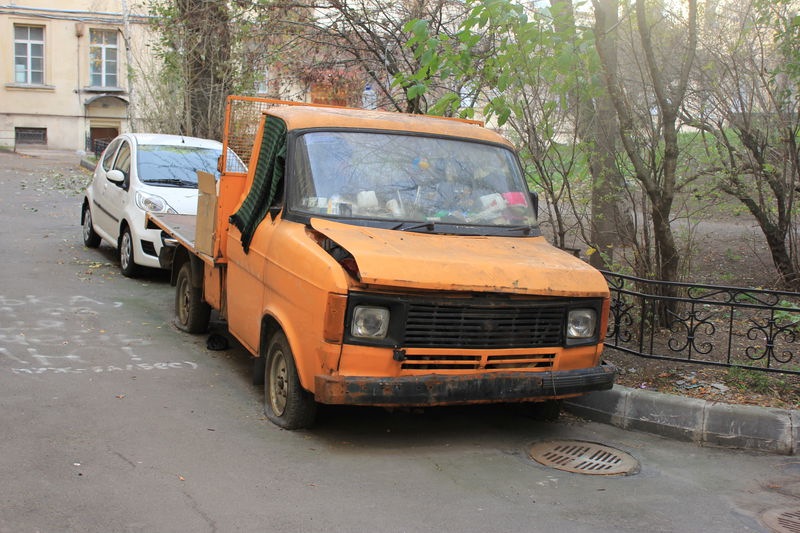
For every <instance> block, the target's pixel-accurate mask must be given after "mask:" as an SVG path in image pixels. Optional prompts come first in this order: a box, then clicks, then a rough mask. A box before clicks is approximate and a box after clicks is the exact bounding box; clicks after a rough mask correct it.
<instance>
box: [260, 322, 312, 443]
mask: <svg viewBox="0 0 800 533" xmlns="http://www.w3.org/2000/svg"><path fill="white" fill-rule="evenodd" d="M266 357H267V360H266V365H265V369H264V414H266V415H267V418H268V419H269V421H270V422H272V423H273V424H275V425H277V426H280V427H282V428H284V429H302V428H307V427H309V426H311V425H312V424H313V423H314V418H315V417H316V414H317V403H316V402H315V401H314V397H313V396H312V395H311V394H310V393H309V392H308V391H307V390H305V389H303V387H302V386H301V385H300V379H299V378H298V376H297V367H296V366H295V364H294V357H293V356H292V349H291V348H290V347H289V341H288V340H286V335H284V333H283V332H282V331H279V332H277V333H275V335H273V336H272V339H270V341H269V348H268V350H267V355H266Z"/></svg>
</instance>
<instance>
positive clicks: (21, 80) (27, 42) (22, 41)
mask: <svg viewBox="0 0 800 533" xmlns="http://www.w3.org/2000/svg"><path fill="white" fill-rule="evenodd" d="M22 28H24V29H25V30H26V31H27V37H25V38H19V37H17V30H18V29H22ZM33 29H36V30H41V32H42V38H41V39H34V38H31V30H33ZM20 45H22V46H24V47H25V54H24V55H20V54H18V53H17V51H18V48H19V46H20ZM37 45H38V46H40V47H41V55H40V56H38V55H37V56H35V55H34V47H36V46H37ZM44 46H45V28H44V26H37V25H35V24H14V83H17V84H20V85H44V81H45V79H44V73H45V68H44V59H45V58H44V56H45V49H44ZM19 58H25V64H24V65H22V64H19V63H18V62H17V60H18V59H19ZM35 59H39V60H41V68H40V69H34V68H33V62H34V60H35ZM20 67H22V68H20ZM36 74H38V78H39V79H35V75H36Z"/></svg>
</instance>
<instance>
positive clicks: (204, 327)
mask: <svg viewBox="0 0 800 533" xmlns="http://www.w3.org/2000/svg"><path fill="white" fill-rule="evenodd" d="M210 320H211V306H210V305H208V303H207V302H205V301H203V291H202V289H200V288H199V287H195V286H193V285H192V264H191V263H189V262H186V263H184V264H183V265H181V268H180V270H179V271H178V277H177V279H176V282H175V325H176V326H177V327H178V329H180V330H182V331H185V332H186V333H205V332H206V331H208V323H209V321H210Z"/></svg>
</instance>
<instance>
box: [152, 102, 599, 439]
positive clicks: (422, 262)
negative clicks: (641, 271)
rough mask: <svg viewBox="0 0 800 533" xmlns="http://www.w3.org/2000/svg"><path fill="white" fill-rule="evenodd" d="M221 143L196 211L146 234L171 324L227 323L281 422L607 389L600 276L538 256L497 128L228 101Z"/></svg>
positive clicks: (519, 181)
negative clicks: (162, 274)
mask: <svg viewBox="0 0 800 533" xmlns="http://www.w3.org/2000/svg"><path fill="white" fill-rule="evenodd" d="M255 116H258V120H257V121H256V120H254V117H255ZM223 141H224V143H225V145H226V150H223V156H222V161H221V168H222V169H224V170H223V172H222V175H221V177H220V178H219V181H218V182H216V183H215V182H214V180H213V178H211V179H209V176H208V175H207V176H205V180H204V181H205V184H204V185H203V187H202V188H201V195H200V205H199V206H198V215H197V217H193V216H187V215H149V222H148V224H150V225H154V226H158V227H160V228H161V229H162V238H163V239H164V243H165V244H166V245H167V246H165V248H164V252H163V253H162V257H161V260H162V266H164V267H166V268H171V269H172V280H173V283H174V284H175V285H176V293H175V312H176V324H177V325H178V327H180V328H181V329H183V330H185V331H188V332H192V333H199V332H203V331H206V330H207V328H208V323H209V316H210V315H209V313H210V311H211V309H212V308H213V309H216V310H217V311H218V312H219V314H220V316H221V317H222V318H223V319H225V321H226V322H227V327H228V330H229V332H230V334H231V335H233V336H234V337H235V338H236V339H237V340H238V341H239V342H241V344H242V345H243V346H244V347H245V348H246V349H247V350H248V351H249V352H250V353H251V354H252V355H253V356H254V357H255V358H256V359H255V365H254V368H255V370H254V381H256V382H261V383H263V384H264V391H265V394H264V408H265V412H266V415H267V417H268V418H269V420H271V421H272V422H274V423H275V424H277V425H278V426H281V427H284V428H289V429H295V428H302V427H308V426H309V425H311V424H312V423H313V421H314V417H315V413H316V408H317V405H318V404H319V403H322V404H349V405H372V406H432V405H454V404H471V403H489V402H495V403H498V402H547V403H548V404H551V405H557V402H558V401H559V400H561V399H563V398H568V397H573V396H577V395H580V394H584V393H586V392H589V391H594V390H602V389H608V388H611V386H612V385H613V381H614V375H615V370H614V368H613V367H612V366H610V365H606V364H604V363H603V362H602V361H601V352H602V349H603V337H604V332H605V329H606V323H607V318H608V309H609V291H608V286H607V284H606V282H605V279H604V278H603V276H602V275H601V274H600V273H599V272H598V271H596V270H595V269H593V268H591V267H590V266H588V265H587V264H585V263H584V262H582V261H580V260H579V259H577V258H575V257H574V256H572V255H571V254H569V253H566V252H563V251H561V250H558V249H556V248H554V247H552V246H551V245H549V244H548V243H547V242H546V240H545V238H544V237H543V236H542V235H541V232H540V230H539V228H538V226H537V223H536V209H537V205H536V197H535V195H532V194H530V193H529V191H528V187H527V184H526V181H525V178H524V176H523V172H522V168H521V165H520V162H519V160H518V158H517V155H516V153H515V151H514V150H513V147H512V145H511V144H510V143H509V142H508V141H506V140H505V139H504V138H502V137H501V136H500V135H498V134H497V133H495V132H493V131H491V130H489V129H487V128H485V127H482V125H481V124H479V123H476V122H473V121H462V120H455V119H446V118H440V117H428V116H420V115H406V114H400V113H389V112H381V111H365V110H359V109H345V108H333V107H320V106H313V105H305V104H297V103H290V102H281V101H273V100H265V99H257V98H246V97H232V98H231V99H230V100H229V102H228V110H227V116H226V128H225V138H224V139H223ZM234 153H235V154H238V155H239V156H241V159H242V160H243V161H244V163H245V165H246V166H247V169H244V168H236V166H235V165H234V166H233V167H231V165H230V163H231V161H232V160H233V159H234V156H233V155H231V154H234ZM235 160H236V161H239V158H238V157H236V158H235Z"/></svg>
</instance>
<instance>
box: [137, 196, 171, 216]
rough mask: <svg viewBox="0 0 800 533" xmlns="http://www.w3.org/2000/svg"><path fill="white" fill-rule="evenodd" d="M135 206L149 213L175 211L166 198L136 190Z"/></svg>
mask: <svg viewBox="0 0 800 533" xmlns="http://www.w3.org/2000/svg"><path fill="white" fill-rule="evenodd" d="M135 201H136V207H138V208H139V209H141V210H142V211H149V212H150V213H173V214H174V213H177V211H175V210H174V209H172V207H170V205H169V204H168V203H167V201H166V200H164V199H163V198H161V197H160V196H156V195H155V194H148V193H145V192H142V191H136V196H135Z"/></svg>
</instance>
